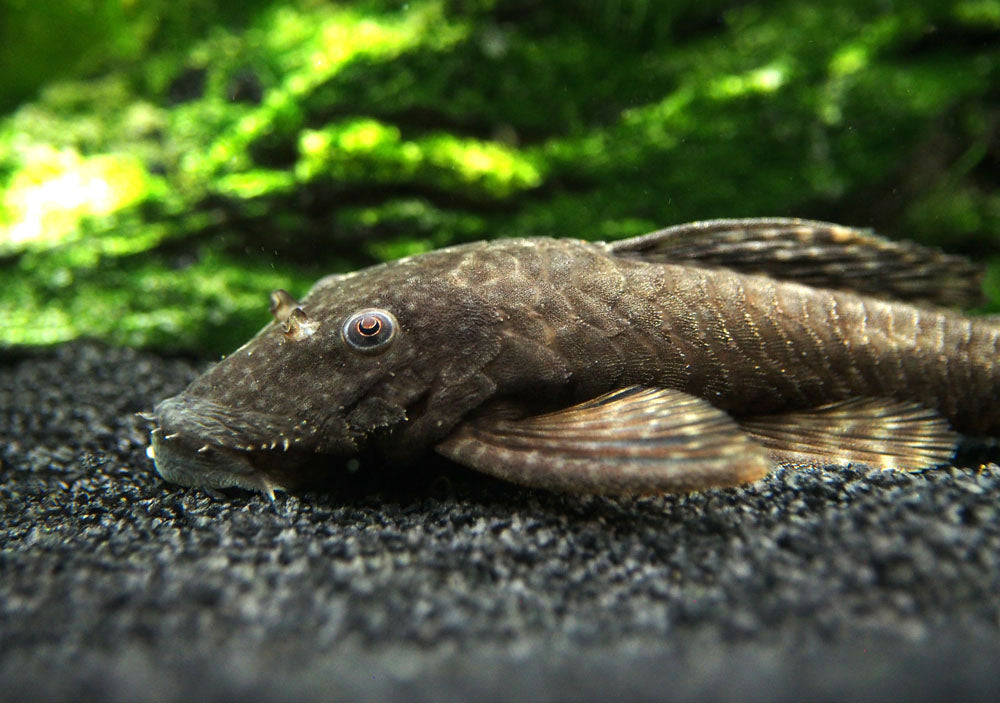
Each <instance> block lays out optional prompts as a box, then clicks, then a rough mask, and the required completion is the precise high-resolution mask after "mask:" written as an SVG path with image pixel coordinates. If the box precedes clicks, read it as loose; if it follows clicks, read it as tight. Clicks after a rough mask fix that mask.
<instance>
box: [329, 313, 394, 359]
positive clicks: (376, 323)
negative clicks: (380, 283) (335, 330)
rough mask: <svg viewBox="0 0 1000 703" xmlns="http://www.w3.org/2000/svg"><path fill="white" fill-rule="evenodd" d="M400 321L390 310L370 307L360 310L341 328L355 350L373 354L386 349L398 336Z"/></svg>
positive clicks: (346, 339) (342, 333)
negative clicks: (397, 320)
mask: <svg viewBox="0 0 1000 703" xmlns="http://www.w3.org/2000/svg"><path fill="white" fill-rule="evenodd" d="M398 329H399V323H398V322H396V318H395V316H393V314H392V313H391V312H389V311H388V310H378V309H376V308H370V309H367V310H359V311H358V312H356V313H354V314H353V315H351V316H350V317H348V318H347V319H346V320H344V326H343V327H341V328H340V333H341V336H342V337H343V338H344V341H345V342H347V346H349V347H351V348H352V349H354V350H355V351H359V352H364V353H366V354H372V353H376V352H382V351H385V350H386V349H387V348H388V346H389V345H390V344H391V343H392V340H393V339H395V337H396V330H398Z"/></svg>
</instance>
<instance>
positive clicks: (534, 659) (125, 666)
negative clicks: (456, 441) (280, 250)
mask: <svg viewBox="0 0 1000 703" xmlns="http://www.w3.org/2000/svg"><path fill="white" fill-rule="evenodd" d="M203 367H204V364H197V363H194V362H189V361H186V360H181V359H164V358H161V357H158V356H155V355H153V354H148V353H141V352H135V351H130V350H124V349H111V348H107V347H103V346H99V345H92V344H73V345H66V346H63V347H60V348H57V349H54V350H50V351H48V352H42V353H38V354H37V355H27V356H24V355H22V356H19V357H13V356H8V357H7V358H6V359H5V360H3V361H0V481H2V484H0V550H2V551H0V700H12V701H13V700H18V701H19V700H28V699H29V698H32V699H37V698H43V699H66V700H69V699H72V700H86V699H94V700H102V701H143V700H150V701H152V700H177V701H180V700H185V701H186V700H242V701H258V700H276V701H277V700H314V699H320V700H358V699H370V700H394V701H422V700H425V701H440V700H473V699H474V700H484V701H489V700H521V699H526V700H538V699H542V700H567V701H570V700H594V701H604V700H609V699H619V698H621V699H633V700H635V699H654V698H655V699H663V698H665V699H675V700H690V701H699V700H731V701H736V700H740V701H746V700H761V701H764V700H779V701H780V700H788V701H793V700H802V699H804V698H809V699H826V700H844V699H850V698H856V699H857V698H860V699H861V700H866V699H873V698H888V697H892V698H894V699H898V700H906V701H910V700H941V699H943V698H948V699H952V700H965V699H977V700H993V701H996V700H1000V469H998V468H997V466H995V465H991V466H989V467H986V468H976V467H972V468H962V469H948V470H938V471H933V472H926V473H922V474H903V473H896V472H884V473H877V472H868V471H853V470H848V471H839V470H838V471H833V470H830V471H823V470H810V471H801V472H785V471H781V472H778V473H776V474H774V475H772V476H770V477H769V478H767V479H766V480H764V481H760V482H758V483H756V484H753V485H751V486H749V487H748V488H745V489H733V490H720V491H712V492H708V493H702V494H693V495H688V496H668V497H664V498H657V499H642V500H609V499H596V498H577V497H567V496H559V495H554V494H549V493H545V492H541V491H531V490H526V489H521V488H517V487H514V486H509V485H506V484H504V483H501V482H498V481H494V480H491V479H488V478H486V477H482V476H479V475H477V474H474V473H472V472H469V471H466V470H463V469H461V468H460V467H456V466H453V465H451V464H448V463H447V462H445V461H443V460H438V459H433V458H430V459H429V460H428V461H427V462H426V463H425V464H423V465H421V466H419V467H411V468H410V469H409V470H407V471H405V472H404V471H400V470H396V471H390V470H367V471H364V470H363V471H361V472H359V473H357V474H350V475H345V476H344V477H343V480H340V481H337V482H336V483H335V484H334V486H333V487H332V488H331V489H330V491H329V492H327V493H310V494H303V495H294V496H286V495H281V496H280V497H279V499H278V501H277V504H276V506H274V507H272V506H271V505H270V504H269V503H268V502H267V500H266V499H263V498H261V497H259V496H251V495H249V494H245V493H233V494H231V495H227V496H225V497H224V498H221V499H218V498H212V497H210V496H207V495H205V494H204V493H202V492H199V491H197V490H191V489H184V488H178V487H176V486H172V485H168V484H165V483H164V482H162V481H161V480H160V479H159V478H158V477H157V476H156V475H155V473H153V471H152V464H151V462H150V461H149V460H148V459H147V458H146V454H145V447H146V427H145V423H144V421H143V420H141V419H140V418H138V417H137V416H136V415H135V413H136V412H138V411H141V410H149V409H151V408H152V406H153V404H154V402H155V401H156V400H158V399H160V398H162V397H164V396H167V395H170V394H172V393H174V392H176V391H177V390H179V389H180V388H181V387H183V386H184V385H185V384H186V383H187V382H188V381H189V380H190V379H191V378H193V377H194V375H195V374H196V373H197V372H198V370H199V369H201V368H203Z"/></svg>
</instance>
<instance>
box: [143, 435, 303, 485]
mask: <svg viewBox="0 0 1000 703" xmlns="http://www.w3.org/2000/svg"><path fill="white" fill-rule="evenodd" d="M146 455H147V456H149V458H150V459H152V460H153V464H154V466H155V467H156V472H157V473H158V474H159V475H160V476H161V477H162V478H163V479H164V480H166V481H169V482H170V483H176V484H179V485H182V486H194V487H197V488H209V489H211V488H231V487H236V488H244V489H247V490H251V491H259V492H261V493H263V494H264V495H266V496H267V497H268V498H269V499H270V500H272V501H273V500H274V491H275V490H284V486H283V485H282V484H281V483H279V482H276V481H274V480H273V479H272V478H270V477H268V475H267V474H266V473H265V472H263V471H261V470H260V469H259V468H257V467H256V466H254V462H253V461H252V456H251V455H250V454H247V453H245V452H241V451H236V450H232V449H228V448H226V447H222V446H219V445H215V444H205V443H203V442H193V441H191V440H190V439H189V438H186V437H183V436H182V435H180V434H179V433H169V434H168V433H164V431H163V429H162V428H160V427H157V428H156V429H154V430H153V431H152V432H150V445H149V447H148V448H147V449H146Z"/></svg>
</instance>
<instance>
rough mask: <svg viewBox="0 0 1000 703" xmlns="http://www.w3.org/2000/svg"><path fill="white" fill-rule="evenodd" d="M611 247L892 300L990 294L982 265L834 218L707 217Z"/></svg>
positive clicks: (959, 299)
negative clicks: (985, 288) (986, 291)
mask: <svg viewBox="0 0 1000 703" xmlns="http://www.w3.org/2000/svg"><path fill="white" fill-rule="evenodd" d="M608 248H609V250H610V251H611V253H613V254H617V255H619V256H623V257H626V258H635V259H641V260H643V261H649V262H654V263H673V264H677V263H688V264H694V265H700V266H705V267H717V268H728V269H731V270H733V271H738V272H740V273H754V274H763V275H767V276H771V277H772V278H775V279H779V280H784V281H793V282H796V283H802V284H804V285H808V286H813V287H815V288H833V289H838V290H846V291H852V292H855V293H864V294H866V295H872V296H877V297H881V298H887V299H895V300H907V301H912V302H923V303H929V304H932V305H941V306H957V307H965V308H970V307H975V306H977V305H980V304H981V303H982V302H983V301H984V296H983V290H982V280H983V276H984V275H985V268H984V267H982V266H980V265H978V264H975V263H973V262H971V261H969V260H968V259H965V258H963V257H960V256H952V255H948V254H944V253H943V252H941V251H938V250H937V249H931V248H928V247H923V246H920V245H919V244H914V243H912V242H896V241H892V240H890V239H885V238H884V237H879V236H877V235H875V234H873V233H872V232H870V231H867V230H861V229H855V228H852V227H845V226H843V225H836V224H831V223H828V222H815V221H812V220H800V219H795V218H776V217H775V218H749V219H724V220H705V221H702V222H692V223H689V224H684V225H677V226H676V227H668V228H667V229H662V230H659V231H656V232H652V233H650V234H646V235H643V236H641V237H634V238H632V239H625V240H622V241H618V242H612V243H610V244H609V245H608Z"/></svg>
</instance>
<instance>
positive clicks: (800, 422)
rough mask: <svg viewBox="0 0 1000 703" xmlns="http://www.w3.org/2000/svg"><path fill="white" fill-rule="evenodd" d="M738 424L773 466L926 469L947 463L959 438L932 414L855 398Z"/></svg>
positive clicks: (922, 409) (884, 400)
mask: <svg viewBox="0 0 1000 703" xmlns="http://www.w3.org/2000/svg"><path fill="white" fill-rule="evenodd" d="M740 424H741V426H742V427H743V428H744V429H745V430H747V431H748V432H749V433H750V434H751V435H753V436H754V437H755V438H756V439H757V440H758V441H759V442H760V443H761V444H763V445H764V446H765V447H767V448H768V450H770V451H771V456H772V458H773V459H774V460H775V461H777V462H778V463H783V464H791V465H802V464H809V465H839V466H844V465H847V464H865V465H867V466H871V467H873V468H876V469H901V470H905V471H915V470H919V469H929V468H932V467H934V466H939V465H941V464H944V463H947V462H948V461H949V460H950V459H951V458H952V456H953V455H954V453H955V448H956V446H957V444H958V439H959V437H958V435H957V434H956V433H955V432H953V431H952V430H951V428H950V427H949V426H948V422H947V420H945V419H944V418H943V417H941V416H940V415H939V414H938V413H937V412H936V411H934V410H929V409H927V408H925V407H924V406H922V405H920V404H918V403H911V402H903V401H898V400H893V399H888V398H853V399H851V400H846V401H842V402H837V403H831V404H828V405H823V406H821V407H818V408H812V409H809V410H803V411H796V412H788V413H778V414H774V415H764V416H760V417H756V418H748V419H745V420H741V421H740Z"/></svg>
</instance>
